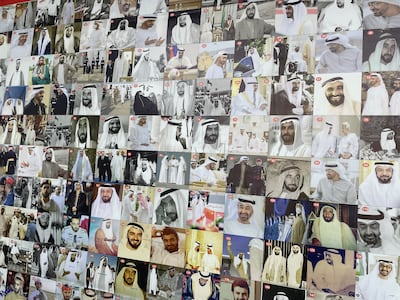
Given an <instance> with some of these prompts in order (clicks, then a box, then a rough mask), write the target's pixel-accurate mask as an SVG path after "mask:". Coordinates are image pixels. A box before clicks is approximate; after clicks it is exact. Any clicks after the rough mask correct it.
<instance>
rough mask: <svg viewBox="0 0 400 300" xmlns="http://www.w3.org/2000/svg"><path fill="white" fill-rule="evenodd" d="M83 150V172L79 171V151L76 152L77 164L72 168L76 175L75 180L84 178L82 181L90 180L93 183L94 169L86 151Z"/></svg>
mask: <svg viewBox="0 0 400 300" xmlns="http://www.w3.org/2000/svg"><path fill="white" fill-rule="evenodd" d="M80 150H83V157H82V169H81V170H77V168H78V159H79V155H80V154H79V151H77V152H76V160H75V164H74V166H73V167H72V170H71V172H72V173H73V174H74V176H73V178H77V179H78V178H80V177H82V179H84V180H85V181H86V180H89V181H93V171H92V167H91V165H90V161H89V158H88V157H87V155H86V153H85V150H84V149H80ZM78 171H79V172H80V174H78Z"/></svg>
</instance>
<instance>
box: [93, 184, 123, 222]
mask: <svg viewBox="0 0 400 300" xmlns="http://www.w3.org/2000/svg"><path fill="white" fill-rule="evenodd" d="M104 188H111V189H112V196H111V200H110V202H109V203H104V202H103V200H102V199H101V191H102V190H103V189H104ZM91 212H92V216H94V217H99V218H110V219H114V220H119V219H120V215H121V201H120V200H119V196H118V194H117V191H116V190H115V188H114V187H106V186H102V187H99V189H98V191H97V197H96V199H95V200H94V202H93V204H92V210H91Z"/></svg>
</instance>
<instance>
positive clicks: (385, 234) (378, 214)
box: [357, 206, 394, 254]
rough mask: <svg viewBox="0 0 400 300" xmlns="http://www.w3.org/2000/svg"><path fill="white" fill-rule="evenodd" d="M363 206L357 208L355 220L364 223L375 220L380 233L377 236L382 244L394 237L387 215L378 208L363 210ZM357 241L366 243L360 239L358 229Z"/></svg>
mask: <svg viewBox="0 0 400 300" xmlns="http://www.w3.org/2000/svg"><path fill="white" fill-rule="evenodd" d="M364 208H365V206H364V207H360V208H359V209H358V212H357V220H358V221H359V222H362V223H365V224H371V223H375V222H377V223H379V229H380V230H379V231H380V233H381V235H380V237H379V238H380V239H381V241H382V243H383V244H385V243H388V242H389V243H390V242H391V241H392V240H393V237H394V228H393V225H392V223H391V221H390V217H389V215H388V214H386V213H384V212H383V211H381V210H380V209H378V208H372V207H368V210H365V209H364ZM357 243H361V244H362V245H365V244H366V243H365V241H364V240H363V239H362V237H361V235H360V232H359V230H357ZM382 254H383V253H382ZM384 254H389V253H384ZM391 254H394V253H391Z"/></svg>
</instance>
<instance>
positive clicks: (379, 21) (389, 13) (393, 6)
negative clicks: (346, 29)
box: [363, 0, 400, 29]
mask: <svg viewBox="0 0 400 300" xmlns="http://www.w3.org/2000/svg"><path fill="white" fill-rule="evenodd" d="M367 2H368V6H369V9H370V10H371V11H372V14H369V15H367V16H366V17H364V19H363V24H364V29H387V28H398V27H400V3H399V2H398V1H396V0H379V1H374V0H367Z"/></svg>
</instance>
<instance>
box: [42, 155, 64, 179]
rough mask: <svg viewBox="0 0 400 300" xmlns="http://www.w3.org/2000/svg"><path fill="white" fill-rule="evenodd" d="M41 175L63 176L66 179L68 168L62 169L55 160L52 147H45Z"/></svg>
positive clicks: (49, 176) (50, 176)
mask: <svg viewBox="0 0 400 300" xmlns="http://www.w3.org/2000/svg"><path fill="white" fill-rule="evenodd" d="M41 177H43V178H58V177H63V178H64V179H67V177H68V169H66V170H65V169H63V168H62V167H60V165H59V164H57V162H56V158H55V156H54V150H53V148H47V149H46V152H45V153H44V160H43V162H42V172H41Z"/></svg>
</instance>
